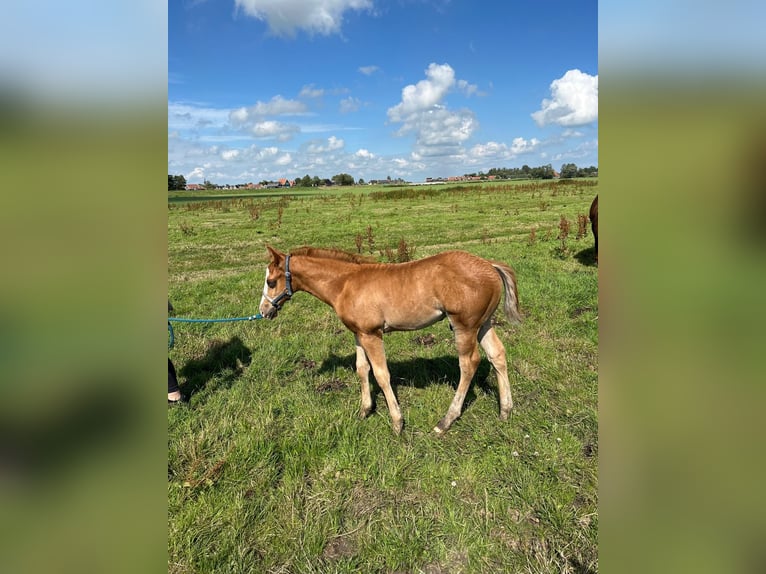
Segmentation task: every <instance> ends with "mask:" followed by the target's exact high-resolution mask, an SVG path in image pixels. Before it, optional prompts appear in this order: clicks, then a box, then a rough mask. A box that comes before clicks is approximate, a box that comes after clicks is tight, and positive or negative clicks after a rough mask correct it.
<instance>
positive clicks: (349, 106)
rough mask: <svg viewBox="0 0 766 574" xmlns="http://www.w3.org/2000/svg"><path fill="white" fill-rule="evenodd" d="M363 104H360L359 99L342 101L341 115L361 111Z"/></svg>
mask: <svg viewBox="0 0 766 574" xmlns="http://www.w3.org/2000/svg"><path fill="white" fill-rule="evenodd" d="M361 105H362V102H360V101H359V100H358V99H357V98H354V97H349V98H344V99H342V100H341V101H340V113H342V114H348V113H351V112H356V111H359V108H360V107H361Z"/></svg>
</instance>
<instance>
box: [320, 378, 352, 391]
mask: <svg viewBox="0 0 766 574" xmlns="http://www.w3.org/2000/svg"><path fill="white" fill-rule="evenodd" d="M346 387H348V385H347V384H346V383H345V382H343V381H342V380H340V379H331V380H329V381H325V382H323V383H320V384H319V385H317V387H316V392H318V393H319V394H323V393H329V392H332V391H340V390H343V389H345V388H346Z"/></svg>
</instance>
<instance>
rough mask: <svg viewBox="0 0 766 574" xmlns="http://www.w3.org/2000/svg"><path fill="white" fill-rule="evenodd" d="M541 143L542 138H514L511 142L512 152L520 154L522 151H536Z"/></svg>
mask: <svg viewBox="0 0 766 574" xmlns="http://www.w3.org/2000/svg"><path fill="white" fill-rule="evenodd" d="M538 145H540V140H538V139H537V138H532V139H531V140H525V139H524V138H513V142H512V143H511V153H512V154H514V155H518V154H520V153H529V152H531V151H534V150H535V149H536V148H537V146H538Z"/></svg>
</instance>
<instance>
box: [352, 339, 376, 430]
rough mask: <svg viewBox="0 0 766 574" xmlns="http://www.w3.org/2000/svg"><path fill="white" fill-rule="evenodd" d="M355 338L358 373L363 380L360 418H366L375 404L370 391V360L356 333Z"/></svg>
mask: <svg viewBox="0 0 766 574" xmlns="http://www.w3.org/2000/svg"><path fill="white" fill-rule="evenodd" d="M354 338H355V340H356V373H357V374H358V375H359V378H360V379H361V382H362V407H361V409H360V411H359V418H360V419H364V418H367V415H369V414H370V413H371V412H372V409H373V406H374V404H373V402H372V394H371V393H370V362H369V361H368V360H367V354H366V353H365V352H364V349H363V348H362V345H361V343H360V342H359V336H358V335H354Z"/></svg>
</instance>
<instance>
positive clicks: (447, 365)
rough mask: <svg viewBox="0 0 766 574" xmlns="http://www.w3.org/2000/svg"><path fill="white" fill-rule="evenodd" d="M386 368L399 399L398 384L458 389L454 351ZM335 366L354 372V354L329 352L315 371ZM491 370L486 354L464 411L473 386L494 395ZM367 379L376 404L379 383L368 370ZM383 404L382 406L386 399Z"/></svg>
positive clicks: (472, 396) (328, 370)
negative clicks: (449, 353)
mask: <svg viewBox="0 0 766 574" xmlns="http://www.w3.org/2000/svg"><path fill="white" fill-rule="evenodd" d="M387 363H388V371H389V373H390V374H391V387H392V389H393V391H394V394H395V395H396V397H397V400H399V395H398V394H397V392H396V390H397V388H398V387H414V388H416V389H425V388H426V387H429V386H431V385H449V386H450V387H452V389H453V390H454V389H457V385H458V383H459V382H460V365H459V364H458V357H457V355H444V356H441V357H433V358H415V359H409V360H405V361H396V360H393V361H391V360H389V361H387ZM336 369H351V370H352V371H353V372H354V373H356V354H351V355H346V356H344V357H339V356H338V355H336V354H334V353H333V354H331V355H330V356H329V357H328V358H326V359H325V360H324V361H323V362H322V365H321V366H320V367H319V369H318V372H320V373H326V372H334V371H335V370H336ZM491 371H492V365H490V363H489V361H487V359H486V358H484V357H482V359H481V362H480V363H479V367H478V368H477V369H476V373H475V374H474V376H473V379H472V382H471V386H470V388H469V389H468V393H467V394H466V397H465V402H464V403H463V412H465V411H466V409H468V408H469V407H470V406H471V404H472V403H473V402H474V401H475V400H476V392H475V391H474V389H475V388H476V386H477V385H478V386H479V388H481V389H482V391H484V392H485V393H488V394H491V395H493V396H497V387H496V386H495V384H494V383H493V384H491V385H490V383H489V381H488V380H487V377H488V376H489V374H490V372H491ZM370 382H372V383H373V387H372V393H373V400H374V402H375V404H376V405H377V404H378V402H379V401H378V400H377V398H378V395H381V396H382V394H383V392H382V391H381V390H380V386H379V385H378V384H377V381H376V380H375V376H374V375H373V373H372V371H370ZM381 400H383V403H382V404H383V405H384V407H385V399H381Z"/></svg>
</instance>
